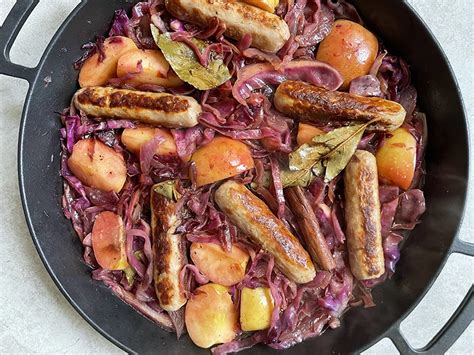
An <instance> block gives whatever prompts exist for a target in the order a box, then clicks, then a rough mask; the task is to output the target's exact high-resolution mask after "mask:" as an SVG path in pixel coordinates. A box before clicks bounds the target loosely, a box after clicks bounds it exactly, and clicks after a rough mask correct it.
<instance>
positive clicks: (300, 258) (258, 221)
mask: <svg viewBox="0 0 474 355" xmlns="http://www.w3.org/2000/svg"><path fill="white" fill-rule="evenodd" d="M251 197H253V196H250V195H249V194H242V193H235V195H234V198H235V199H238V200H240V203H241V204H242V205H243V206H244V207H245V209H246V210H247V211H248V213H249V216H251V218H252V219H253V222H254V223H255V225H259V226H264V228H265V229H267V230H268V231H270V232H271V234H272V237H273V238H274V239H275V240H276V241H277V243H278V246H280V247H281V248H282V249H283V250H282V252H283V253H284V254H285V255H287V256H288V257H289V258H290V259H292V260H294V261H296V262H297V263H298V264H300V265H301V266H304V267H306V266H307V265H308V262H307V261H308V259H307V258H305V257H304V255H301V254H300V253H297V252H295V244H296V243H298V242H297V240H296V238H295V237H293V240H292V239H290V238H289V237H288V236H289V233H288V232H287V231H286V228H285V227H284V226H283V224H282V223H281V222H280V221H279V220H278V219H277V218H268V217H267V215H268V212H266V209H267V208H266V206H265V209H264V208H263V206H262V204H263V202H261V201H260V200H258V202H260V203H257V200H256V199H255V198H251ZM254 223H252V224H254ZM264 249H265V245H264Z"/></svg>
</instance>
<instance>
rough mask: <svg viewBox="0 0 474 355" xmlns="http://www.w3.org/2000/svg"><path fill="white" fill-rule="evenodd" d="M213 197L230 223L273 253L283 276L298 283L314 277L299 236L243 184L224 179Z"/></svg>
mask: <svg viewBox="0 0 474 355" xmlns="http://www.w3.org/2000/svg"><path fill="white" fill-rule="evenodd" d="M214 198H215V201H216V203H217V205H218V206H219V207H220V208H221V210H222V211H223V212H224V213H225V214H226V216H227V217H229V219H230V220H231V221H232V223H234V224H235V225H236V226H237V227H238V228H239V229H240V230H242V232H244V233H245V234H246V235H247V236H248V237H249V238H250V239H251V240H252V241H253V242H254V243H256V244H259V245H261V247H262V249H263V250H265V251H266V252H268V253H270V254H271V255H273V256H274V258H275V264H276V265H277V266H278V267H279V268H280V270H281V271H282V272H283V273H284V274H285V275H286V277H288V278H289V279H290V280H292V281H294V282H297V283H306V282H309V281H311V280H312V279H313V278H314V276H315V275H316V271H315V269H314V265H313V263H312V262H311V258H310V257H309V255H308V253H307V252H306V250H304V248H303V247H302V246H301V244H300V242H299V241H298V239H297V238H296V237H295V236H294V235H293V234H291V232H290V231H289V230H288V229H287V228H286V227H285V225H284V224H283V223H282V222H281V221H280V220H279V219H278V218H277V217H275V215H274V214H273V213H272V212H271V211H270V209H269V208H268V207H267V205H266V204H265V203H264V202H263V201H262V200H260V199H259V198H257V197H256V196H255V195H254V194H253V193H252V192H250V191H249V190H248V189H247V188H246V187H245V185H243V184H240V183H237V182H235V181H227V182H225V183H224V184H222V185H221V186H220V187H219V188H218V189H217V191H216V193H215V196H214Z"/></svg>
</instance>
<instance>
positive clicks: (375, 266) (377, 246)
mask: <svg viewBox="0 0 474 355" xmlns="http://www.w3.org/2000/svg"><path fill="white" fill-rule="evenodd" d="M344 186H345V190H344V194H345V206H344V207H345V208H344V211H345V218H346V226H347V229H346V234H347V245H348V249H349V262H350V265H351V270H352V273H353V274H354V276H355V277H356V278H357V279H359V280H369V279H375V278H377V277H379V276H381V275H382V274H383V273H384V271H385V267H384V254H383V247H382V235H381V230H382V227H381V220H380V200H379V183H378V177H377V162H376V160H375V156H374V155H373V154H372V153H369V152H367V151H365V150H358V151H356V153H355V154H354V156H353V158H352V160H351V161H350V163H349V164H348V165H347V167H346V170H345V172H344Z"/></svg>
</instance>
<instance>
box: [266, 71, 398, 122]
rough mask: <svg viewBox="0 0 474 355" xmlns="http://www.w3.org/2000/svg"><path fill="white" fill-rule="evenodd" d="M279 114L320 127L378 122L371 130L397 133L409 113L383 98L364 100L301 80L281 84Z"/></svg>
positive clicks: (277, 106) (277, 105) (278, 94)
mask: <svg viewBox="0 0 474 355" xmlns="http://www.w3.org/2000/svg"><path fill="white" fill-rule="evenodd" d="M274 103H275V107H276V108H277V110H278V111H280V112H282V113H284V114H286V115H288V116H290V117H293V118H297V119H300V120H302V121H311V122H314V123H317V124H321V125H324V124H327V123H331V122H332V123H337V124H342V125H344V124H356V123H367V122H369V121H372V120H374V119H378V120H379V121H377V122H374V123H373V124H371V125H370V126H369V127H367V130H369V131H393V130H395V129H397V128H398V127H400V126H401V125H402V123H403V121H404V120H405V116H406V111H405V109H404V108H403V107H402V106H401V105H400V104H398V103H396V102H394V101H389V100H385V99H381V98H379V97H363V96H357V95H352V94H348V93H346V92H339V91H328V90H326V89H323V88H320V87H317V86H313V85H310V84H307V83H304V82H301V81H291V80H289V81H286V82H284V83H283V84H281V85H280V86H279V87H278V89H277V91H276V93H275V99H274Z"/></svg>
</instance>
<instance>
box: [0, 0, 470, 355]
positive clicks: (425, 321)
mask: <svg viewBox="0 0 474 355" xmlns="http://www.w3.org/2000/svg"><path fill="white" fill-rule="evenodd" d="M393 1H398V0H393ZM409 2H410V3H411V4H412V5H413V7H414V8H415V9H416V11H418V13H419V14H420V15H421V16H422V17H423V19H424V20H425V22H426V23H427V24H428V26H429V27H430V28H431V30H432V31H433V32H434V34H435V35H436V37H437V38H438V40H439V42H440V43H441V45H442V47H443V48H444V50H445V52H446V54H447V55H448V58H449V60H450V62H451V64H452V66H453V69H454V71H455V73H456V76H457V78H458V81H459V85H460V87H461V90H462V93H463V97H464V101H465V104H466V108H467V112H468V117H469V121H470V125H471V128H470V136H471V138H470V139H471V146H474V145H473V143H474V141H473V139H474V138H473V137H474V128H473V127H474V86H473V79H474V74H473V73H474V70H473V68H474V62H473V59H472V58H473V54H474V35H473V33H474V22H473V20H472V19H473V18H474V5H473V2H472V0H449V1H448V0H409ZM13 3H14V0H0V23H3V20H4V18H5V17H6V15H7V13H8V11H9V10H10V9H11V7H12V6H13ZM77 3H79V0H47V1H46V0H42V1H40V4H39V5H38V7H37V8H36V10H35V11H34V13H33V14H32V15H31V17H30V19H29V20H28V22H27V23H26V25H25V27H24V29H23V30H22V32H21V33H20V35H19V37H18V40H17V42H16V43H15V45H14V47H13V50H12V53H11V58H12V60H13V61H14V62H18V63H20V64H24V65H29V66H34V65H36V64H37V62H38V61H39V58H40V56H41V54H42V52H43V51H44V49H45V48H46V46H47V43H48V42H49V40H50V38H51V37H52V35H53V34H54V32H55V31H56V29H57V28H58V27H59V26H60V24H61V22H62V21H63V20H64V19H65V17H66V16H67V15H68V14H69V12H70V11H71V10H72V9H73V8H74V6H75V5H76V4H77ZM26 90H27V84H26V82H24V81H22V80H18V79H12V78H9V77H5V76H1V75H0V154H1V159H0V161H1V162H2V164H3V168H2V169H0V191H2V193H1V194H0V206H2V208H1V209H0V260H2V272H0V285H1V288H0V353H11V354H25V353H48V354H59V353H71V354H72V353H80V354H89V353H90V354H92V353H94V354H98V353H101V354H105V353H107V354H118V353H123V352H122V351H121V350H120V349H118V348H117V347H115V346H114V345H113V344H111V343H110V342H108V341H107V340H106V339H105V338H103V337H102V336H101V335H100V334H99V333H97V332H96V331H95V330H94V329H93V328H92V327H91V326H90V325H89V324H88V323H86V322H85V321H84V320H83V319H82V318H81V317H80V316H79V315H78V314H77V313H76V312H75V311H74V310H73V308H72V307H71V306H70V305H69V303H68V302H67V301H66V300H65V299H64V298H63V296H62V295H61V294H60V292H59V291H58V290H57V288H56V287H55V285H54V283H53V282H52V280H51V279H50V278H49V276H48V274H47V272H46V270H45V269H44V267H43V265H42V263H41V261H40V259H39V257H38V255H37V253H36V251H35V249H34V247H33V243H32V241H31V238H30V236H29V234H28V230H27V227H26V224H25V221H24V217H23V213H22V210H21V203H20V198H19V192H18V186H17V173H16V171H17V170H16V155H17V143H16V142H17V138H18V127H19V122H20V116H21V109H22V105H23V101H24V98H25V94H26ZM39 119H45V118H39ZM471 166H474V160H473V159H472V158H471ZM472 171H473V169H471V181H473V179H472V177H473V175H472ZM471 185H472V184H471ZM471 187H472V186H471ZM460 235H461V237H462V238H463V239H465V240H469V241H470V242H473V241H474V194H473V189H472V188H471V190H470V193H469V197H468V208H467V211H466V215H465V218H464V222H463V225H462V228H461V231H460ZM473 275H474V263H473V260H472V259H469V258H467V257H464V256H461V255H453V256H452V257H451V258H450V259H449V261H448V263H447V265H446V267H445V269H444V270H443V271H442V273H441V275H440V277H439V279H438V280H437V281H436V283H435V285H434V286H433V288H432V289H431V290H430V291H429V292H428V294H427V296H426V298H425V299H424V300H423V302H422V303H421V304H420V305H419V306H418V307H417V308H416V309H415V311H414V312H413V313H412V314H411V315H410V316H409V317H408V318H407V320H405V321H404V322H403V324H402V331H403V333H404V334H405V336H406V337H407V338H408V340H409V341H410V343H411V344H412V345H413V346H416V347H420V346H423V345H425V344H426V343H427V342H428V341H429V339H431V337H432V336H433V335H434V334H435V333H436V332H437V331H438V330H439V329H440V328H441V326H442V325H443V324H444V322H445V321H446V320H447V319H448V318H449V317H450V315H451V314H452V312H453V311H454V310H455V309H456V307H457V305H458V304H459V302H460V301H461V299H462V298H463V296H464V294H465V293H466V291H467V290H468V289H469V287H470V285H472V283H473V281H474V276H473ZM157 350H158V349H157ZM157 352H158V351H157ZM449 353H450V354H474V327H473V325H472V324H471V326H470V327H469V328H468V330H467V331H466V332H465V333H464V334H463V335H462V336H461V338H460V339H459V340H458V341H457V342H456V343H455V344H454V346H453V347H452V348H451V349H450V351H449ZM365 354H371V355H376V354H387V355H389V354H397V350H396V349H395V347H394V346H393V344H392V343H391V341H390V340H388V339H383V340H382V341H380V342H379V343H378V344H376V345H375V346H373V347H372V348H371V349H369V350H367V351H366V352H365Z"/></svg>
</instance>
